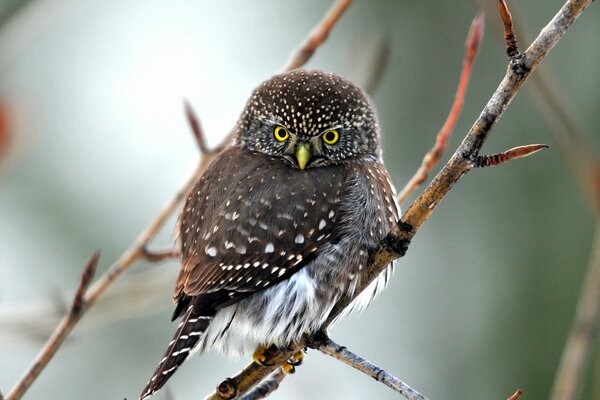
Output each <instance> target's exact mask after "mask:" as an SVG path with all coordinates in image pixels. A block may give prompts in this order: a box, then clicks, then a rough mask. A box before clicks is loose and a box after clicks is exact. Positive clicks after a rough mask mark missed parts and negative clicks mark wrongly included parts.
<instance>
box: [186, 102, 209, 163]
mask: <svg viewBox="0 0 600 400" xmlns="http://www.w3.org/2000/svg"><path fill="white" fill-rule="evenodd" d="M183 107H184V109H185V116H186V118H187V120H188V123H189V124H190V128H191V129H192V133H193V134H194V138H195V139H196V144H197V145H198V149H200V153H201V154H207V153H210V152H211V150H210V149H209V148H208V146H207V145H206V135H204V130H202V125H200V119H199V118H198V116H197V115H196V112H195V111H194V109H193V107H192V104H191V103H190V102H189V100H188V99H185V100H184V101H183Z"/></svg>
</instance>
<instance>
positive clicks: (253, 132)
mask: <svg viewBox="0 0 600 400" xmlns="http://www.w3.org/2000/svg"><path fill="white" fill-rule="evenodd" d="M237 143H238V144H239V145H240V146H241V147H242V148H245V149H247V150H250V151H258V152H261V153H265V154H268V155H271V156H275V157H281V158H282V159H285V160H287V161H288V162H289V163H290V164H291V165H293V166H294V167H297V168H299V169H301V170H303V169H305V168H313V167H318V166H326V165H331V164H337V163H343V162H349V161H352V160H355V159H360V158H361V157H364V156H368V155H371V156H374V157H375V158H377V159H379V158H380V153H381V151H380V148H379V123H378V121H377V115H376V113H375V111H374V109H373V106H372V104H371V101H370V100H369V98H368V97H367V95H366V94H365V93H364V91H363V90H362V89H360V88H359V87H357V86H355V85H354V84H353V83H351V82H350V81H348V80H346V79H344V78H342V77H339V76H337V75H334V74H330V73H325V72H320V71H304V70H295V71H292V72H288V73H285V74H281V75H276V76H274V77H272V78H271V79H269V80H268V81H266V82H264V83H263V84H261V85H260V86H259V87H258V88H257V89H256V90H255V91H254V93H253V95H252V97H251V98H250V100H249V101H248V103H247V104H246V108H245V110H244V112H243V114H242V116H241V118H240V121H239V122H238V127H237Z"/></svg>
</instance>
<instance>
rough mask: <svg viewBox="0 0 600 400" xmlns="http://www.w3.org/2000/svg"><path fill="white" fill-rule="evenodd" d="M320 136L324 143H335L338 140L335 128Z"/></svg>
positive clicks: (338, 136) (338, 134) (338, 135)
mask: <svg viewBox="0 0 600 400" xmlns="http://www.w3.org/2000/svg"><path fill="white" fill-rule="evenodd" d="M321 137H322V138H323V141H324V142H325V143H326V144H329V145H331V144H336V143H337V142H338V140H340V133H339V132H338V131H336V130H335V129H331V130H329V131H327V132H325V133H324V134H323V135H321Z"/></svg>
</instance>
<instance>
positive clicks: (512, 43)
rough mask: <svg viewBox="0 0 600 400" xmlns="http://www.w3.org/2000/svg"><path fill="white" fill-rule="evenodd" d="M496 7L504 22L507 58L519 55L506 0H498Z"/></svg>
mask: <svg viewBox="0 0 600 400" xmlns="http://www.w3.org/2000/svg"><path fill="white" fill-rule="evenodd" d="M498 8H499V9H500V17H501V18H502V23H503V24H504V42H505V43H506V54H507V55H508V58H509V59H511V60H512V59H514V58H515V57H517V56H518V55H519V47H518V46H517V38H516V37H515V31H514V29H513V24H512V16H511V15H510V11H508V6H507V5H506V1H504V0H498Z"/></svg>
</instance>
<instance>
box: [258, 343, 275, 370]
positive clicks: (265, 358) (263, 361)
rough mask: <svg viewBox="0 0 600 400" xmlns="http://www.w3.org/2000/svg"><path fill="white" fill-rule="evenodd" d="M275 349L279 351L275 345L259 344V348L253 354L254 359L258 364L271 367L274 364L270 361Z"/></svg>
mask: <svg viewBox="0 0 600 400" xmlns="http://www.w3.org/2000/svg"><path fill="white" fill-rule="evenodd" d="M275 351H277V348H275V347H274V346H269V345H262V346H258V347H257V349H256V350H255V351H254V354H252V359H253V360H254V362H255V363H257V364H258V365H261V366H263V367H270V366H272V365H273V363H272V362H270V360H271V358H272V357H273V354H274V353H273V352H275Z"/></svg>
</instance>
